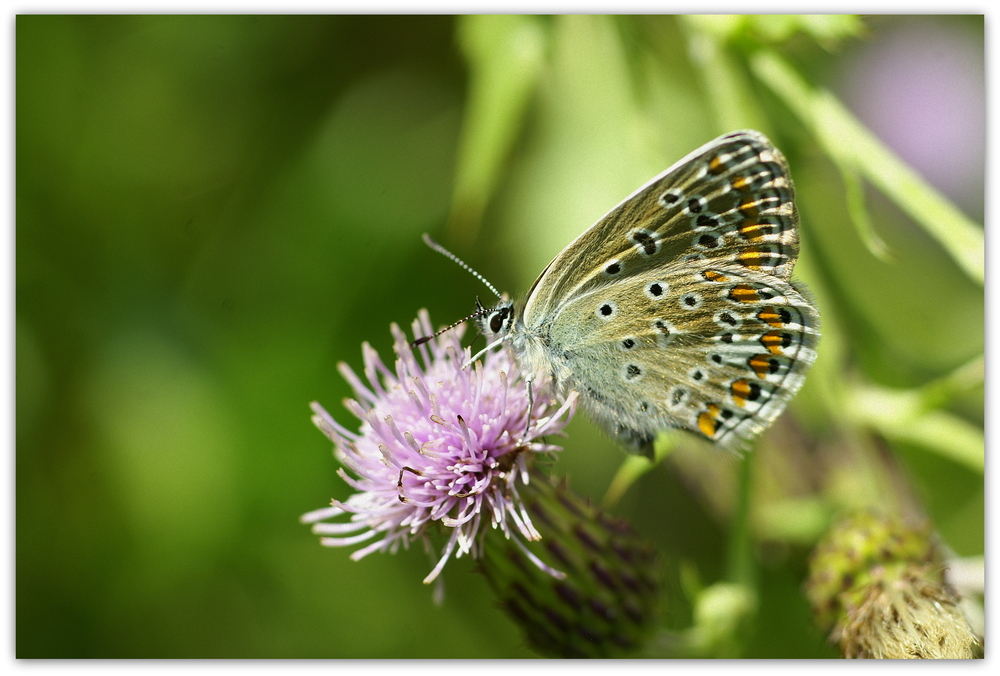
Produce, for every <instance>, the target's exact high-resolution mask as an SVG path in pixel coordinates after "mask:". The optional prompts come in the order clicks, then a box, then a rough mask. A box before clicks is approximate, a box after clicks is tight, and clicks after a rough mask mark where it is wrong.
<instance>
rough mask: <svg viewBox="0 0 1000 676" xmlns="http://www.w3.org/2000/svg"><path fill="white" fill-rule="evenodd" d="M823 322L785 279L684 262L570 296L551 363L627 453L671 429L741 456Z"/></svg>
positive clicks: (788, 391) (793, 383) (799, 375)
mask: <svg viewBox="0 0 1000 676" xmlns="http://www.w3.org/2000/svg"><path fill="white" fill-rule="evenodd" d="M818 320H819V316H818V313H817V312H816V310H815V308H814V307H813V306H812V304H811V303H810V302H809V301H808V300H806V299H805V298H804V297H803V296H802V295H801V294H800V293H799V292H798V291H797V290H796V289H795V288H794V287H793V286H792V285H791V284H790V283H788V282H786V281H785V280H783V279H781V278H779V277H773V276H768V275H760V274H756V273H748V272H747V271H746V270H745V269H744V268H743V267H742V266H738V265H731V264H730V265H721V264H713V265H708V266H706V264H705V263H704V262H702V261H689V262H685V263H681V264H680V265H678V266H676V267H675V268H673V269H671V270H660V271H657V272H656V274H652V273H649V274H642V275H637V276H634V277H630V278H628V279H627V280H623V281H622V282H620V283H618V284H615V285H611V286H605V287H602V288H600V289H598V290H596V291H594V292H592V293H586V294H582V295H579V296H576V297H574V298H573V299H572V300H570V301H569V302H567V303H566V304H564V305H563V306H562V308H561V310H560V312H559V314H558V316H557V317H555V318H554V319H553V321H552V322H551V325H550V327H549V332H548V336H547V338H548V344H549V351H550V354H549V358H550V359H552V360H555V361H557V362H560V361H561V363H562V364H564V365H565V366H566V367H567V368H568V369H569V371H570V372H572V374H573V379H574V388H575V389H577V390H578V391H579V392H580V396H581V402H582V403H583V406H584V408H585V409H586V410H588V412H589V413H590V415H591V416H592V417H593V418H594V419H595V420H596V421H597V422H598V424H600V425H601V426H602V427H603V428H604V429H605V430H606V431H607V432H608V433H609V434H611V435H612V436H615V437H617V438H618V439H620V440H621V441H623V442H625V443H626V444H627V445H629V446H631V447H632V450H640V451H642V452H645V453H647V454H648V453H650V452H651V444H652V441H653V439H655V436H656V433H657V432H658V431H659V430H661V429H664V428H670V427H673V428H680V429H686V430H689V431H692V432H694V433H695V434H697V435H699V436H701V437H703V438H706V439H708V440H710V441H713V442H715V443H717V444H718V445H720V446H722V447H723V448H727V449H730V450H734V451H739V450H742V449H743V448H744V447H745V446H746V444H747V442H748V441H749V440H750V439H752V438H754V437H755V436H756V435H757V434H759V433H760V432H761V431H762V430H763V429H764V428H766V427H767V426H768V425H769V424H770V422H771V421H772V420H774V418H775V417H777V416H778V414H780V413H781V411H782V410H783V409H784V408H785V405H786V403H787V402H788V401H789V399H791V397H792V396H793V395H794V394H795V392H796V391H797V390H798V389H799V387H800V386H801V385H802V382H803V379H804V375H803V374H804V372H805V370H806V369H807V368H808V367H809V365H810V364H812V362H813V360H814V359H815V356H816V352H815V347H816V342H817V340H818V337H819V332H818Z"/></svg>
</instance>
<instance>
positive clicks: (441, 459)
mask: <svg viewBox="0 0 1000 676" xmlns="http://www.w3.org/2000/svg"><path fill="white" fill-rule="evenodd" d="M463 328H464V327H459V328H457V329H454V330H451V331H448V332H445V333H444V334H442V335H441V336H439V337H437V338H435V339H433V340H431V341H429V342H427V343H424V344H423V345H420V346H419V347H417V348H411V346H410V344H409V341H408V340H407V338H406V335H405V334H404V333H403V332H402V331H401V330H400V329H399V327H398V326H396V325H395V324H394V325H393V326H392V333H393V337H394V338H395V343H394V345H393V349H394V351H395V352H396V363H395V370H394V371H392V370H389V368H387V367H386V366H385V364H384V363H383V362H382V360H381V359H380V358H379V356H378V353H377V352H376V351H375V350H374V349H372V347H371V346H370V345H368V344H367V343H365V344H364V345H363V346H362V351H363V354H364V375H365V379H366V380H367V383H365V382H364V381H362V379H361V378H359V377H358V376H357V375H355V374H354V372H353V371H352V370H351V369H350V368H349V367H348V366H347V365H346V364H340V366H339V368H340V372H341V374H342V375H343V376H344V378H345V379H347V381H348V382H349V383H350V385H351V387H352V388H353V389H354V393H355V397H356V399H349V400H347V401H346V402H345V405H346V407H347V408H348V409H349V410H350V411H351V412H352V413H353V414H354V415H355V416H357V417H358V418H359V419H360V420H361V421H362V423H361V428H360V430H359V431H358V432H351V431H350V430H348V429H347V428H345V427H343V426H342V425H340V424H339V423H337V422H336V421H335V420H334V419H333V417H332V416H331V415H330V414H329V413H327V412H326V410H324V408H323V407H322V406H320V405H319V404H318V403H315V402H314V403H313V404H312V409H313V411H314V412H315V415H314V416H313V422H314V423H315V424H316V426H317V427H319V428H320V430H322V431H323V433H324V434H326V435H327V436H328V437H329V438H330V439H331V440H332V441H333V443H334V445H335V449H334V453H335V455H336V457H337V459H338V460H339V461H340V462H341V464H342V465H343V467H342V468H341V469H340V470H339V474H340V476H341V477H342V478H343V479H344V481H346V482H347V483H348V484H349V485H350V486H351V487H352V488H353V489H354V490H355V491H357V492H356V493H354V494H353V495H351V496H350V497H349V498H348V499H347V500H345V501H343V502H341V501H339V500H333V502H332V506H331V507H327V508H324V509H319V510H316V511H313V512H309V513H308V514H305V515H303V516H302V519H301V520H302V521H303V522H304V523H312V524H314V525H313V532H315V533H317V534H319V535H322V536H324V537H323V538H322V539H321V543H322V544H324V545H327V546H330V547H344V546H351V545H355V544H359V543H361V542H365V541H368V540H371V539H373V538H375V541H374V542H372V543H371V544H369V545H367V546H365V547H363V548H361V549H359V550H357V551H355V552H354V553H353V554H352V555H351V558H352V559H354V560H358V559H361V558H362V557H364V556H366V555H367V554H370V553H371V552H375V551H388V552H390V553H391V552H395V551H397V550H398V548H399V546H400V545H401V544H402V545H403V546H404V547H406V546H409V541H410V539H411V538H420V539H423V540H424V542H425V544H428V546H429V540H427V538H426V535H427V533H428V529H430V528H431V527H435V526H439V527H440V529H441V530H442V531H443V532H444V546H443V549H442V551H441V552H440V554H438V555H437V556H438V560H437V563H436V565H435V566H434V568H433V570H431V572H430V574H428V575H427V577H426V578H425V579H424V582H425V583H429V582H431V581H433V580H434V579H435V578H436V577H437V576H438V574H439V573H440V572H441V569H442V568H443V567H444V565H445V563H446V562H447V561H448V559H449V558H451V556H452V555H454V556H455V557H459V556H462V555H463V554H466V553H469V554H471V555H472V556H473V557H477V556H478V555H479V548H480V546H481V537H480V536H481V534H482V533H481V529H482V528H484V527H493V528H498V529H500V530H501V531H503V533H504V534H505V535H506V536H507V537H508V538H511V539H512V540H513V541H514V542H515V543H517V544H519V545H521V547H522V550H523V551H525V553H526V554H527V555H528V556H529V557H530V558H531V559H532V560H533V561H534V562H535V563H536V565H538V566H539V567H540V568H542V569H543V570H546V571H547V572H549V573H550V574H553V575H556V576H559V575H561V574H560V573H558V571H554V570H552V569H551V568H548V566H546V565H545V564H543V563H542V562H541V561H539V560H538V559H537V558H535V557H534V555H532V554H531V553H530V552H528V550H527V549H526V548H524V547H523V543H522V542H521V541H520V539H519V537H523V538H525V539H527V540H537V539H539V538H540V536H539V534H538V531H537V530H536V529H535V527H534V526H533V525H532V523H531V519H530V518H529V517H528V514H527V512H526V510H525V508H524V505H523V504H522V503H521V500H520V497H519V495H518V490H517V488H518V485H519V484H520V483H525V482H527V481H528V476H529V475H528V465H527V462H526V460H527V458H528V457H529V456H530V455H531V454H535V453H542V452H549V451H557V450H560V449H559V447H558V446H552V445H550V444H548V443H545V442H544V441H540V440H539V439H540V438H541V437H542V436H543V435H553V434H559V433H561V432H562V429H563V427H565V425H566V423H567V422H568V421H569V419H570V418H571V417H572V415H573V412H574V410H575V404H576V397H575V395H570V396H569V397H568V398H567V399H566V401H565V402H562V403H559V402H556V401H554V400H552V399H551V398H548V397H545V396H539V394H540V393H541V392H543V391H544V382H543V381H538V380H536V381H535V382H534V383H533V385H532V386H533V388H535V390H534V393H535V397H534V403H533V405H532V408H531V410H530V412H529V401H528V400H529V398H528V393H527V388H526V385H525V383H524V380H523V379H522V378H521V374H520V370H519V369H518V366H517V363H516V361H515V360H514V359H513V358H512V357H511V355H510V353H509V351H508V350H506V349H503V350H499V351H493V352H489V353H487V354H486V355H485V357H484V359H483V361H482V362H478V361H477V362H475V364H473V365H467V362H468V360H469V356H470V351H469V350H468V348H465V349H463V348H462V346H461V343H460V339H461V336H462V333H463ZM413 330H414V336H415V337H420V336H427V335H430V334H431V333H432V327H431V323H430V319H429V317H428V314H427V312H426V311H421V312H420V313H419V315H418V319H417V320H416V321H415V322H414V323H413ZM415 352H416V354H415ZM418 355H419V357H418ZM529 417H530V423H529ZM345 468H346V470H348V471H349V472H350V473H348V471H345ZM352 475H353V476H352ZM344 517H347V518H346V520H345V519H344Z"/></svg>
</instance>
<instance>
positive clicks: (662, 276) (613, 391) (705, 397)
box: [480, 131, 819, 455]
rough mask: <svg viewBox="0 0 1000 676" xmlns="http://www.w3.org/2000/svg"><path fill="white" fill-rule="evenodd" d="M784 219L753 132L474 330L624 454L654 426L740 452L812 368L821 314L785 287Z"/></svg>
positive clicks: (705, 158) (649, 197) (571, 255)
mask: <svg viewBox="0 0 1000 676" xmlns="http://www.w3.org/2000/svg"><path fill="white" fill-rule="evenodd" d="M797 225H798V214H797V211H796V209H795V204H794V194H793V188H792V183H791V179H790V177H789V174H788V167H787V163H786V162H785V160H784V157H783V156H782V155H781V153H780V152H779V151H778V150H777V149H776V148H774V146H773V145H771V143H770V142H769V141H768V140H767V139H766V138H765V137H764V136H763V135H762V134H760V133H759V132H755V131H742V132H734V133H732V134H727V135H726V136H722V137H720V138H719V139H716V140H715V141H712V142H711V143H709V144H707V145H705V146H703V147H701V148H699V149H698V150H696V151H694V152H693V153H691V154H690V155H688V156H687V157H686V158H684V159H683V160H681V161H680V162H678V163H677V164H675V165H674V166H672V167H671V168H669V169H667V170H666V171H665V172H663V173H662V174H660V175H659V176H657V177H655V178H654V179H652V180H651V181H650V182H648V183H647V184H646V185H644V186H643V187H641V188H640V189H639V190H637V191H636V192H635V193H633V194H632V195H630V196H629V197H628V198H626V199H625V200H624V201H623V202H621V203H620V204H619V205H618V206H616V207H615V208H614V209H612V210H611V211H610V212H609V213H608V214H607V215H605V216H604V217H603V218H602V219H600V220H599V221H598V222H597V223H595V224H594V225H593V226H591V227H590V228H588V229H587V230H586V231H584V232H583V233H582V234H581V235H580V236H579V237H578V238H577V239H576V240H574V241H573V242H572V243H571V244H570V245H569V246H567V247H566V248H565V249H564V250H563V251H562V252H561V253H560V254H559V255H558V256H556V258H555V259H554V260H553V261H552V262H551V263H550V264H549V265H548V267H546V269H545V270H544V271H543V272H542V274H541V275H539V277H538V279H537V280H536V281H535V283H534V284H533V285H532V287H531V289H530V290H529V291H528V293H527V295H526V296H525V297H524V298H523V299H521V300H520V301H518V302H517V303H511V302H509V301H504V302H502V303H500V304H499V305H498V306H497V307H495V308H493V310H492V311H491V312H490V313H489V314H487V315H485V316H484V317H483V319H482V320H481V321H480V329H481V330H482V331H483V333H485V334H486V335H487V336H488V337H491V338H495V339H501V340H505V341H506V342H509V344H510V347H511V349H512V350H513V351H514V352H515V354H516V355H517V356H518V358H519V360H520V362H521V364H522V365H523V366H524V367H525V369H526V371H527V372H528V373H529V374H533V375H535V376H537V375H543V374H544V375H547V376H549V377H550V378H551V382H552V384H553V385H552V386H553V388H554V389H555V392H554V394H556V395H557V396H560V397H562V396H565V394H566V393H567V392H568V391H569V390H576V391H577V392H578V393H579V396H580V401H581V403H582V405H583V407H584V409H585V410H587V411H588V413H589V414H590V415H591V417H592V418H593V419H594V420H595V421H596V422H597V423H598V424H599V425H600V426H601V427H602V428H603V429H604V430H605V431H606V432H608V433H609V434H610V435H611V436H613V437H615V438H616V439H618V440H620V441H622V442H623V443H624V444H625V445H626V447H628V448H629V450H631V451H633V452H642V453H645V454H647V455H649V454H650V453H651V448H652V442H653V440H654V439H655V437H656V434H657V432H659V431H660V430H662V429H666V428H679V429H685V430H689V431H691V432H693V433H695V434H696V435H699V436H701V437H703V438H706V439H708V440H710V441H712V442H715V443H717V444H718V445H720V446H722V447H724V448H728V449H731V450H741V449H742V448H744V447H745V446H746V445H747V444H748V442H749V441H750V440H752V439H753V438H754V437H756V436H757V435H758V434H759V433H760V432H761V431H762V430H763V429H765V428H766V427H767V426H768V425H769V424H770V422H771V421H772V420H773V419H774V418H775V417H777V415H778V414H779V413H781V411H782V410H783V409H784V407H785V404H786V403H787V402H788V400H789V399H790V398H791V397H792V395H794V393H795V392H796V391H797V390H798V388H799V387H800V386H801V384H802V382H803V379H804V372H805V371H806V369H807V368H808V367H809V366H810V365H811V364H812V362H813V361H814V359H815V354H816V353H815V346H816V342H817V341H818V338H819V332H818V330H817V327H818V320H819V314H818V312H817V310H816V309H815V307H814V306H813V305H812V303H811V302H810V301H809V300H808V299H807V298H806V297H805V296H803V295H802V294H801V293H800V292H799V291H798V290H797V289H796V288H795V287H794V286H793V285H792V283H791V274H792V269H793V267H794V264H795V261H796V259H797V257H798V230H797ZM529 377H532V376H529Z"/></svg>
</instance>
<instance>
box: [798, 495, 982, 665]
mask: <svg viewBox="0 0 1000 676" xmlns="http://www.w3.org/2000/svg"><path fill="white" fill-rule="evenodd" d="M809 571H810V574H809V579H808V580H807V581H806V586H805V590H806V595H807V596H808V598H809V601H810V603H811V604H812V608H813V613H814V614H815V617H816V619H817V621H818V623H819V624H820V626H821V627H823V628H824V629H826V630H831V634H830V638H831V640H833V641H836V642H838V643H839V644H840V649H841V653H842V655H843V656H844V657H847V658H858V657H863V658H877V659H906V658H969V657H973V654H974V653H973V651H974V649H975V646H976V645H977V643H978V641H977V639H976V636H975V634H974V633H973V631H972V629H971V627H970V626H969V623H968V621H967V620H966V619H965V616H964V615H963V614H962V612H961V611H960V610H959V608H958V605H957V602H958V599H957V596H956V594H955V592H954V591H953V590H952V589H951V588H950V587H948V586H947V585H946V584H945V582H944V579H943V573H944V566H943V556H942V554H941V549H940V547H939V546H938V544H937V542H936V541H935V539H934V537H933V533H932V532H931V530H930V529H929V528H928V527H921V528H913V527H910V526H907V525H906V524H904V523H903V522H902V521H900V520H897V519H892V518H889V517H885V516H880V515H876V514H873V513H870V512H865V513H861V514H856V515H853V516H850V517H848V518H846V519H844V520H843V521H841V522H840V523H838V524H837V525H835V526H834V527H833V528H832V529H831V530H830V531H829V532H828V533H827V534H826V535H825V536H824V538H823V540H822V541H821V542H820V543H819V544H818V545H817V546H816V549H815V550H814V551H813V554H812V558H811V560H810V566H809Z"/></svg>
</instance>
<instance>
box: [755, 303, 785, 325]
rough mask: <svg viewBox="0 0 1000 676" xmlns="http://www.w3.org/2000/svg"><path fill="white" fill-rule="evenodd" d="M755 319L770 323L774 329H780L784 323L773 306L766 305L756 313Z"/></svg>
mask: <svg viewBox="0 0 1000 676" xmlns="http://www.w3.org/2000/svg"><path fill="white" fill-rule="evenodd" d="M757 319H759V320H760V321H762V322H764V323H765V324H770V325H771V326H773V327H774V328H776V329H780V328H781V327H783V326H784V325H785V323H784V322H783V321H782V320H781V315H780V314H778V311H777V310H776V309H775V308H773V307H766V308H764V309H763V310H761V311H760V312H758V313H757Z"/></svg>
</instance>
